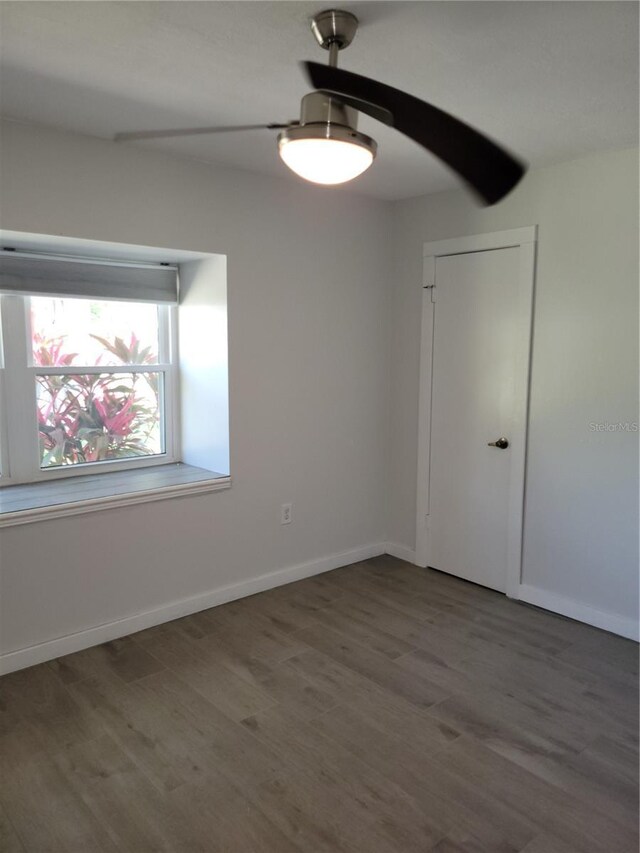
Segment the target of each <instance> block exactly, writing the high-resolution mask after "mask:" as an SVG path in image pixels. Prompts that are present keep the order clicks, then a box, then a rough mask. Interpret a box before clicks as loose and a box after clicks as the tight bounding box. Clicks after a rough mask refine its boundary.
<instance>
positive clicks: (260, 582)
mask: <svg viewBox="0 0 640 853" xmlns="http://www.w3.org/2000/svg"><path fill="white" fill-rule="evenodd" d="M384 553H386V552H385V544H384V543H383V542H379V543H375V544H372V545H363V546H362V547H360V548H353V549H352V550H350V551H343V552H342V553H339V554H331V555H330V556H328V557H322V558H321V559H319V560H311V561H309V562H308V563H299V564H298V565H297V566H289V567H288V568H286V569H278V570H277V571H275V572H268V573H267V574H264V575H259V576H258V577H256V578H251V579H250V580H245V581H240V582H239V583H234V584H229V585H228V586H223V587H219V588H218V589H213V590H210V591H209V592H204V593H201V594H200V595H194V596H192V597H190V598H183V599H180V600H179V601H172V602H171V603H169V604H165V605H163V606H162V607H157V608H155V609H154V610H147V611H145V612H143V613H136V614H135V615H134V616H127V617H125V618H124V619H117V620H116V621H114V622H108V623H106V624H104V625H97V626H95V627H94V628H87V629H86V630H85V631H78V632H77V633H74V634H67V635H66V636H63V637H57V638H56V639H54V640H48V641H47V642H45V643H38V644H37V645H35V646H28V647H26V648H24V649H17V650H16V651H12V652H7V653H6V654H3V655H0V675H4V674H6V673H9V672H14V671H15V670H17V669H24V668H25V667H27V666H34V665H35V664H37V663H44V662H45V661H48V660H53V659H54V658H58V657H61V656H62V655H68V654H71V653H72V652H78V651H81V650H82V649H88V648H89V647H90V646H97V645H99V644H100V643H106V642H108V641H109V640H115V639H117V638H118V637H124V636H126V635H127V634H134V633H135V632H136V631H142V630H144V629H145V628H152V627H153V626H154V625H160V624H162V623H163V622H170V621H171V620H173V619H179V618H180V617H181V616H189V615H190V614H191V613H197V612H198V611H200V610H207V609H208V608H209V607H215V606H216V605H217V604H225V603H226V602H228V601H234V600H235V599H237V598H244V597H245V596H247V595H254V593H256V592H263V591H264V590H266V589H273V588H274V587H276V586H282V585H283V584H286V583H291V582H292V581H297V580H302V578H309V577H312V576H313V575H319V574H321V573H322V572H328V571H331V569H339V568H340V567H341V566H348V565H349V564H350V563H357V562H359V561H360V560H369V559H371V558H372V557H378V556H379V555H380V554H384Z"/></svg>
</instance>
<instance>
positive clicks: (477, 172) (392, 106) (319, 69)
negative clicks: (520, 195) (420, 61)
mask: <svg viewBox="0 0 640 853" xmlns="http://www.w3.org/2000/svg"><path fill="white" fill-rule="evenodd" d="M303 65H304V68H305V71H306V73H307V76H308V77H309V79H310V80H311V84H312V86H313V87H314V88H315V89H320V90H322V91H324V92H329V93H330V94H335V95H337V97H339V98H341V99H342V100H343V101H345V102H346V103H348V104H349V105H350V106H353V107H355V108H356V109H357V110H359V111H360V112H363V113H366V114H367V115H370V116H372V117H373V118H379V115H380V110H385V111H388V112H389V113H390V114H391V116H392V126H393V127H395V128H396V130H399V131H400V132H401V133H403V134H404V135H405V136H408V137H409V138H410V139H413V140H414V142H417V143H418V144H419V145H422V146H423V148H426V149H427V150H428V151H430V152H431V153H432V154H435V155H436V157H438V158H439V159H440V160H442V161H443V162H444V163H446V164H447V166H449V167H450V168H451V169H453V170H454V171H456V172H457V173H458V174H459V175H460V176H461V177H462V178H463V179H464V180H465V181H466V182H467V183H468V184H469V185H470V186H471V187H472V189H473V190H475V192H476V193H477V194H478V195H479V196H480V197H481V198H482V199H483V200H484V201H485V202H486V203H487V204H495V203H496V202H497V201H500V199H502V198H504V196H506V195H507V193H508V192H510V191H511V190H512V189H513V188H514V187H515V186H516V184H517V183H518V182H519V181H520V179H521V178H522V176H523V175H524V173H525V172H526V166H525V165H524V164H523V163H521V162H520V161H518V160H516V159H515V157H512V156H511V154H508V153H507V152H506V151H505V150H504V149H503V148H501V147H500V146H499V145H497V144H496V143H495V142H492V141H491V140H490V139H488V138H487V137H486V136H484V135H483V134H482V133H479V132H478V131H477V130H475V129H474V128H472V127H470V125H468V124H465V123H464V122H462V121H460V120H459V119H457V118H454V117H453V116H452V115H449V113H445V112H444V111H443V110H440V109H438V108H437V107H434V106H432V105H431V104H427V103H426V102H425V101H421V100H420V99H419V98H415V97H413V95H408V94H407V93H406V92H401V91H400V90H399V89H394V88H392V87H391V86H386V85H385V84H384V83H378V82H377V81H376V80H370V79H369V78H368V77H362V76H361V75H360V74H353V73H352V72H350V71H343V69H342V68H335V67H331V66H328V65H320V64H319V63H317V62H305V63H303ZM372 105H373V108H374V109H372V108H371V107H372Z"/></svg>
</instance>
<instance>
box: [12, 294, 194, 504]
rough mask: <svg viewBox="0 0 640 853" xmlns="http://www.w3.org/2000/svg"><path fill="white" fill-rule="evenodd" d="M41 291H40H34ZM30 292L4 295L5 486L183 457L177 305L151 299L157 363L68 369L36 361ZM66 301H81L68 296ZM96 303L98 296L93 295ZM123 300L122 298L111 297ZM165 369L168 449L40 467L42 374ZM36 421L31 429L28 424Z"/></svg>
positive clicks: (165, 437)
mask: <svg viewBox="0 0 640 853" xmlns="http://www.w3.org/2000/svg"><path fill="white" fill-rule="evenodd" d="M33 295H37V294H33ZM30 298H31V295H30V294H11V293H8V294H0V488H4V487H6V486H12V485H18V484H25V483H44V482H51V481H54V480H57V479H67V478H69V477H79V476H80V477H81V476H83V475H89V474H98V473H106V472H110V471H114V472H115V471H122V470H127V469H135V468H140V469H142V468H148V467H152V466H153V467H155V466H159V465H168V464H171V463H175V462H178V461H180V457H179V453H180V418H179V399H180V398H179V359H178V307H177V305H173V304H162V303H151V304H154V305H156V307H157V310H158V363H157V364H151V365H150V364H146V365H130V364H123V365H101V366H98V367H96V366H82V365H70V366H69V367H68V368H65V369H62V368H61V367H58V366H55V367H40V366H37V365H34V364H33V363H32V344H31V328H30V325H31V324H30V317H29V300H30ZM61 298H64V299H81V298H83V297H79V296H64V295H61ZM92 299H93V301H97V300H98V298H97V297H92ZM110 301H119V300H110ZM132 372H144V373H162V374H163V375H164V381H163V383H162V384H163V393H162V395H161V403H162V408H163V410H164V418H163V422H162V426H161V428H162V433H163V438H164V452H163V453H160V454H154V455H152V456H143V457H140V456H136V457H132V458H131V459H105V460H100V461H97V462H83V463H81V464H78V465H62V466H55V467H50V468H42V467H41V466H40V454H39V439H38V433H39V430H38V418H37V401H36V393H35V385H36V376H38V375H45V374H49V375H74V374H76V375H82V374H88V373H100V374H104V373H132ZM29 423H30V424H32V426H33V429H29V430H27V429H26V428H25V424H29Z"/></svg>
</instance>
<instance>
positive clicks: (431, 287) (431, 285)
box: [424, 284, 436, 302]
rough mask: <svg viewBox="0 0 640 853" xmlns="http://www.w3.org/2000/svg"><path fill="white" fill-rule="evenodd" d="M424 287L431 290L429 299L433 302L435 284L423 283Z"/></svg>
mask: <svg viewBox="0 0 640 853" xmlns="http://www.w3.org/2000/svg"><path fill="white" fill-rule="evenodd" d="M424 289H425V290H430V291H431V301H432V302H435V301H436V286H435V284H425V286H424Z"/></svg>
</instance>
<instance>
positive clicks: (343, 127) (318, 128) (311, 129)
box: [278, 92, 377, 157]
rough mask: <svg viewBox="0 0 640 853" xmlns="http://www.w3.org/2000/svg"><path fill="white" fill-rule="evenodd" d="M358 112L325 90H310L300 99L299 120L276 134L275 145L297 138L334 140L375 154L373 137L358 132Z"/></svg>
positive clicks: (373, 155)
mask: <svg viewBox="0 0 640 853" xmlns="http://www.w3.org/2000/svg"><path fill="white" fill-rule="evenodd" d="M357 126H358V113H357V111H356V110H354V109H353V108H352V107H348V106H347V105H346V104H343V103H342V102H341V101H339V100H338V99H337V98H335V97H333V96H332V95H328V94H327V93H326V92H309V94H308V95H305V96H304V98H303V99H302V103H301V106H300V123H299V124H293V125H290V126H289V127H287V128H286V130H283V131H282V132H281V133H280V134H279V135H278V144H279V145H283V144H284V143H286V142H291V141H293V140H296V139H333V140H336V141H338V142H350V143H351V144H353V145H359V146H361V147H362V148H366V149H368V150H369V151H370V152H371V155H372V157H375V155H376V149H377V145H376V142H375V140H373V139H372V138H371V137H370V136H367V135H366V134H364V133H360V132H359V131H358V130H357V129H356V128H357Z"/></svg>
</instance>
